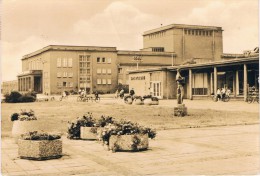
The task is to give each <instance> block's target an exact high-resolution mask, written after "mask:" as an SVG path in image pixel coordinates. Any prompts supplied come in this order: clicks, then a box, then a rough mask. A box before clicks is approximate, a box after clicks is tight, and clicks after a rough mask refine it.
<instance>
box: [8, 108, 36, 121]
mask: <svg viewBox="0 0 260 176" xmlns="http://www.w3.org/2000/svg"><path fill="white" fill-rule="evenodd" d="M15 120H20V121H30V120H37V117H36V116H35V114H34V111H33V110H30V111H26V110H23V109H21V112H20V113H13V114H12V115H11V121H15Z"/></svg>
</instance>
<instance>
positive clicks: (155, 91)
mask: <svg viewBox="0 0 260 176" xmlns="http://www.w3.org/2000/svg"><path fill="white" fill-rule="evenodd" d="M151 89H152V90H151V94H152V96H154V97H161V96H162V91H161V82H159V81H156V82H155V81H153V82H151Z"/></svg>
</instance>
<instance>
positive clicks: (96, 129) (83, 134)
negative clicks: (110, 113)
mask: <svg viewBox="0 0 260 176" xmlns="http://www.w3.org/2000/svg"><path fill="white" fill-rule="evenodd" d="M107 123H113V119H112V117H105V116H101V117H100V118H99V119H95V118H93V116H92V113H90V112H88V113H87V114H84V115H83V116H82V117H78V118H77V120H76V121H75V122H69V128H68V132H67V133H68V138H69V139H88V140H96V139H98V135H99V134H100V131H101V128H103V127H104V126H105V125H106V124H107Z"/></svg>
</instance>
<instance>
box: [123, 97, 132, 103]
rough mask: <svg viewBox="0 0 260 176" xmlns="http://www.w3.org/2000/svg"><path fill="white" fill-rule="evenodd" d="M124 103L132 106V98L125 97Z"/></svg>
mask: <svg viewBox="0 0 260 176" xmlns="http://www.w3.org/2000/svg"><path fill="white" fill-rule="evenodd" d="M124 101H125V103H126V104H132V103H133V99H132V96H130V95H127V96H125V97H124Z"/></svg>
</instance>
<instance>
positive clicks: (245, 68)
mask: <svg viewBox="0 0 260 176" xmlns="http://www.w3.org/2000/svg"><path fill="white" fill-rule="evenodd" d="M246 99H247V65H246V64H244V101H246Z"/></svg>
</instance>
